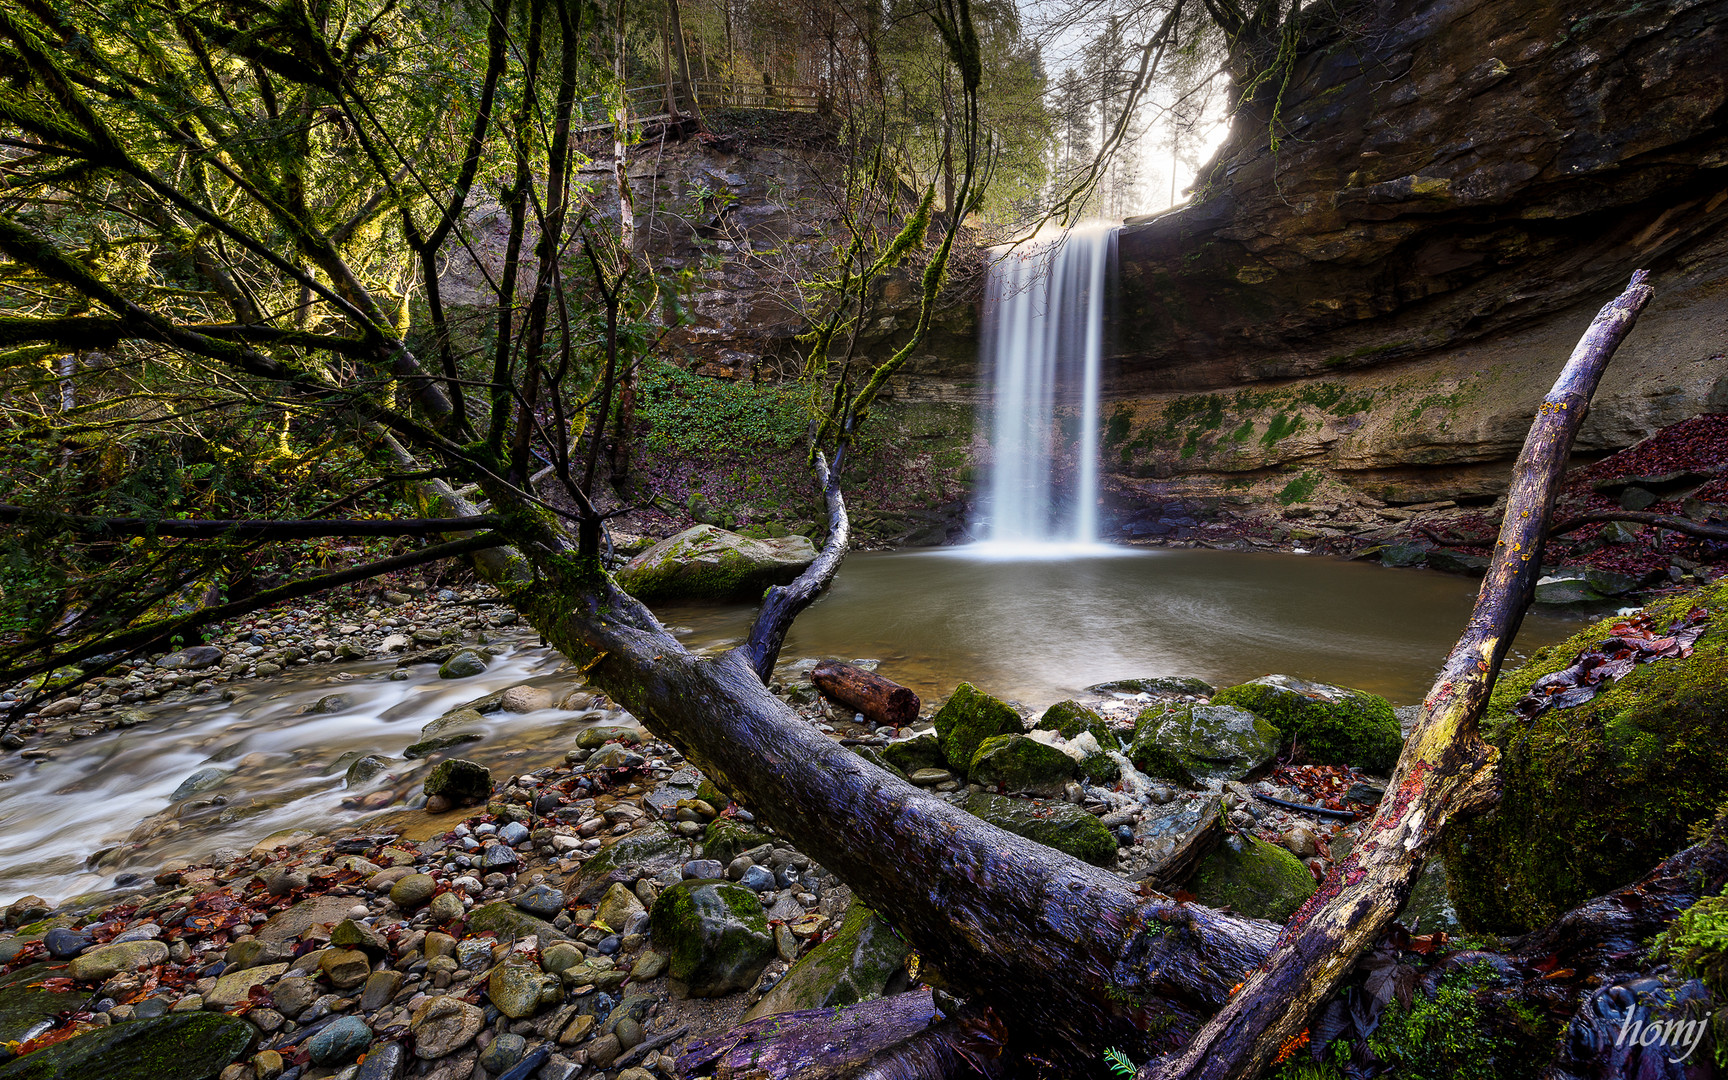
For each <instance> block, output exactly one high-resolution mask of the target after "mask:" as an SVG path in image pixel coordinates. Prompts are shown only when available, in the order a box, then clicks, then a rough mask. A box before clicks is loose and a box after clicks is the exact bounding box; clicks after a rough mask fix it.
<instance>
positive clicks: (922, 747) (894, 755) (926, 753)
mask: <svg viewBox="0 0 1728 1080" xmlns="http://www.w3.org/2000/svg"><path fill="white" fill-rule="evenodd" d="M882 757H883V759H884V760H886V761H887V762H888V764H889V766H890V767H891V768H894V769H898V770H899V771H900V772H902V773H905V774H906V775H907V776H910V775H912V774H913V773H915V772H917V771H918V770H919V769H939V768H941V767H942V766H943V765H944V764H945V762H944V760H943V757H942V747H941V744H939V743H938V742H937V741H936V736H934V735H930V734H924V735H920V736H918V737H917V738H915V739H903V740H901V741H900V742H891V743H889V744H888V745H887V746H884V747H883V748H882Z"/></svg>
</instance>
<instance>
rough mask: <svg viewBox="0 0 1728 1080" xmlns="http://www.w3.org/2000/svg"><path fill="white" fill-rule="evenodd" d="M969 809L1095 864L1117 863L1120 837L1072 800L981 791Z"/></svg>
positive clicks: (968, 803)
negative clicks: (1029, 799) (1033, 798)
mask: <svg viewBox="0 0 1728 1080" xmlns="http://www.w3.org/2000/svg"><path fill="white" fill-rule="evenodd" d="M965 808H966V810H967V811H969V812H970V813H973V814H976V815H977V816H978V817H981V818H983V819H984V820H985V821H988V822H989V823H990V824H992V825H994V826H996V827H997V828H998V829H1002V830H1004V831H1005V832H1011V833H1013V834H1014V835H1015V836H1023V837H1025V838H1026V839H1028V840H1031V841H1032V842H1034V843H1038V844H1043V845H1044V846H1045V847H1052V848H1055V849H1056V850H1057V851H1065V852H1067V853H1068V854H1070V855H1072V856H1074V857H1075V858H1076V859H1081V860H1083V861H1085V862H1089V863H1091V864H1092V865H1093V866H1114V865H1115V864H1116V838H1115V837H1113V836H1111V835H1110V830H1109V829H1107V828H1105V827H1104V823H1103V822H1101V821H1099V820H1098V819H1097V818H1095V817H1093V816H1092V815H1091V814H1088V813H1087V812H1086V811H1084V810H1082V809H1080V808H1079V807H1078V806H1075V805H1073V804H1072V803H1065V802H1051V803H1032V802H1026V801H1024V800H1021V799H1009V798H1004V797H1003V796H1001V795H989V794H984V793H979V794H975V795H973V796H971V797H970V798H968V799H967V800H966V803H965Z"/></svg>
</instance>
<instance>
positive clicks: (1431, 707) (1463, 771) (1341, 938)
mask: <svg viewBox="0 0 1728 1080" xmlns="http://www.w3.org/2000/svg"><path fill="white" fill-rule="evenodd" d="M1647 278H1648V273H1647V272H1646V271H1643V270H1640V271H1638V272H1637V273H1635V274H1634V275H1632V282H1631V284H1630V285H1629V286H1627V289H1626V291H1625V292H1624V293H1622V294H1621V295H1620V296H1618V297H1616V298H1615V299H1614V300H1612V301H1610V302H1609V303H1608V305H1607V306H1605V307H1604V308H1603V309H1602V310H1601V312H1599V313H1598V314H1597V316H1596V319H1595V321H1593V322H1592V323H1591V324H1590V328H1589V329H1588V330H1587V331H1585V333H1584V337H1583V339H1582V340H1580V341H1579V342H1578V346H1577V348H1576V349H1574V350H1573V353H1572V357H1571V359H1570V360H1569V361H1568V362H1567V364H1566V367H1565V368H1564V369H1563V370H1562V371H1561V372H1560V377H1559V379H1558V380H1557V381H1556V382H1555V384H1554V388H1553V389H1552V390H1551V391H1549V393H1548V396H1547V397H1546V398H1545V399H1544V400H1543V402H1542V405H1541V407H1540V408H1539V409H1538V410H1537V413H1536V419H1535V421H1534V422H1533V423H1532V424H1531V426H1530V434H1529V436H1528V437H1527V438H1526V439H1525V442H1524V450H1523V452H1522V453H1521V454H1520V455H1519V458H1518V464H1517V466H1516V467H1515V469H1514V470H1513V480H1512V488H1511V491H1510V492H1509V493H1508V496H1507V503H1506V514H1505V517H1504V518H1503V519H1502V520H1501V526H1500V539H1499V541H1498V543H1497V544H1496V545H1495V550H1494V561H1493V564H1492V565H1491V566H1490V568H1489V570H1488V575H1487V577H1486V578H1485V579H1484V580H1483V583H1482V589H1481V592H1480V593H1479V594H1478V595H1477V598H1476V608H1475V611H1474V612H1472V614H1471V616H1470V623H1469V625H1468V626H1467V627H1466V628H1465V631H1464V634H1463V636H1462V637H1461V638H1459V640H1458V644H1457V645H1456V646H1455V647H1454V648H1453V650H1452V654H1451V656H1450V657H1448V658H1447V660H1446V664H1445V666H1444V667H1443V668H1442V669H1441V673H1440V677H1439V679H1438V680H1437V681H1436V682H1435V684H1434V689H1433V690H1431V691H1429V693H1428V697H1427V699H1426V700H1425V701H1424V702H1423V703H1422V716H1421V719H1420V720H1418V721H1417V723H1416V727H1415V730H1413V731H1412V732H1411V733H1410V737H1409V738H1408V739H1407V740H1406V741H1405V744H1404V752H1403V754H1402V755H1401V756H1400V757H1399V759H1398V766H1397V768H1396V769H1395V770H1394V772H1393V774H1392V780H1391V782H1390V783H1389V784H1388V785H1387V788H1386V791H1387V796H1386V798H1385V799H1384V800H1383V801H1382V802H1381V804H1380V809H1379V811H1378V812H1377V813H1376V814H1375V816H1374V819H1373V821H1372V822H1371V824H1370V827H1369V831H1368V832H1367V833H1366V834H1365V835H1364V836H1363V838H1362V840H1361V842H1359V843H1358V844H1357V846H1356V849H1355V850H1354V851H1353V852H1351V854H1350V857H1349V858H1347V859H1345V860H1344V861H1343V862H1341V863H1339V864H1337V865H1336V866H1334V867H1333V869H1332V872H1331V873H1330V874H1329V875H1328V876H1327V878H1326V881H1325V883H1324V884H1323V885H1321V887H1320V889H1319V891H1317V892H1316V893H1315V894H1314V895H1313V896H1312V897H1310V898H1309V900H1308V901H1307V903H1305V904H1303V905H1302V907H1301V908H1300V909H1299V910H1298V911H1297V912H1296V914H1295V916H1294V917H1292V919H1291V920H1290V923H1289V924H1288V925H1287V926H1286V927H1285V928H1284V931H1283V933H1282V934H1280V935H1279V939H1278V946H1277V949H1276V950H1275V951H1274V953H1273V954H1272V955H1271V956H1270V957H1269V958H1268V959H1267V960H1266V961H1265V963H1264V964H1262V965H1261V966H1260V967H1259V969H1258V970H1256V971H1255V972H1254V974H1253V975H1252V976H1251V977H1250V978H1249V979H1248V981H1247V984H1246V985H1245V986H1244V987H1243V989H1242V991H1241V993H1240V994H1238V995H1237V996H1236V997H1234V998H1233V999H1231V1001H1230V1003H1229V1004H1228V1005H1226V1006H1225V1007H1224V1008H1223V1009H1222V1010H1221V1011H1220V1012H1219V1013H1218V1014H1217V1015H1216V1016H1214V1017H1213V1018H1212V1019H1211V1020H1210V1021H1209V1022H1208V1023H1207V1025H1206V1027H1205V1030H1203V1031H1202V1032H1201V1033H1200V1034H1199V1035H1198V1036H1197V1037H1196V1038H1195V1039H1194V1040H1193V1041H1192V1042H1190V1043H1189V1044H1188V1046H1187V1047H1185V1048H1184V1049H1183V1050H1182V1051H1181V1052H1180V1053H1179V1054H1176V1055H1173V1056H1172V1057H1171V1058H1170V1059H1169V1060H1167V1061H1164V1062H1149V1063H1148V1064H1146V1065H1145V1066H1143V1067H1142V1068H1141V1070H1140V1076H1141V1078H1142V1080H1154V1078H1156V1080H1203V1078H1204V1080H1226V1078H1231V1080H1235V1078H1246V1077H1251V1076H1254V1075H1256V1074H1258V1073H1259V1071H1260V1070H1261V1069H1262V1068H1264V1067H1265V1066H1266V1064H1267V1063H1268V1062H1270V1061H1271V1060H1272V1059H1273V1058H1274V1057H1275V1056H1276V1055H1277V1054H1278V1052H1279V1050H1280V1049H1281V1048H1282V1047H1283V1046H1284V1044H1285V1043H1287V1042H1288V1041H1289V1040H1291V1039H1293V1038H1295V1037H1296V1036H1297V1035H1298V1034H1299V1033H1300V1032H1301V1031H1302V1030H1303V1028H1304V1027H1305V1026H1306V1025H1307V1023H1308V1017H1309V1016H1310V1015H1311V1014H1312V1012H1313V1011H1314V1009H1315V1008H1316V1007H1317V1006H1319V1005H1320V1004H1321V1003H1322V1002H1323V1001H1324V1000H1325V999H1326V998H1327V997H1329V996H1330V995H1331V994H1332V993H1333V992H1334V991H1335V990H1336V989H1337V988H1338V986H1339V984H1340V983H1341V982H1342V981H1343V980H1344V979H1345V978H1346V977H1347V976H1348V975H1349V974H1350V971H1351V968H1352V967H1353V966H1354V964H1355V961H1356V959H1357V957H1358V956H1360V955H1361V953H1362V952H1363V951H1364V950H1365V949H1367V948H1368V947H1369V946H1371V945H1372V944H1373V943H1374V942H1375V940H1377V939H1378V938H1379V936H1380V934H1381V932H1382V931H1383V930H1384V929H1385V928H1386V924H1387V923H1389V922H1391V921H1392V919H1393V917H1394V916H1396V915H1397V914H1398V911H1399V909H1400V908H1402V907H1403V906H1404V901H1405V900H1406V899H1408V898H1409V895H1410V890H1411V888H1412V887H1413V886H1414V884H1415V881H1416V875H1417V874H1418V872H1419V871H1420V870H1421V869H1422V866H1423V864H1424V862H1425V861H1426V860H1427V857H1428V855H1429V853H1430V852H1431V851H1432V850H1433V848H1434V846H1435V844H1436V843H1437V842H1438V841H1439V838H1440V833H1441V830H1442V829H1443V828H1444V827H1445V825H1446V822H1447V821H1448V819H1449V818H1450V817H1451V816H1452V815H1453V814H1457V813H1460V812H1464V811H1468V810H1471V809H1477V808H1481V807H1483V806H1485V805H1488V804H1490V803H1492V802H1493V800H1494V799H1495V798H1497V791H1496V789H1495V786H1494V779H1495V777H1494V761H1495V757H1496V751H1495V750H1494V748H1493V747H1491V746H1489V745H1488V744H1487V743H1485V742H1483V741H1482V738H1481V736H1480V735H1479V734H1478V733H1477V721H1478V719H1479V718H1480V716H1481V714H1482V710H1483V709H1484V708H1485V707H1486V706H1487V703H1488V694H1489V691H1491V690H1492V689H1493V687H1494V677H1495V675H1496V674H1497V673H1498V671H1499V668H1500V661H1501V660H1502V658H1503V657H1504V656H1505V654H1506V649H1507V647H1508V646H1509V645H1510V644H1511V642H1512V637H1513V635H1514V634H1515V633H1517V630H1518V625H1519V623H1520V622H1522V621H1523V618H1524V612H1525V609H1526V608H1528V607H1529V606H1530V600H1531V598H1532V597H1533V596H1534V594H1535V588H1536V579H1537V577H1538V576H1539V575H1540V574H1541V572H1542V546H1543V540H1544V538H1545V536H1546V534H1547V523H1548V518H1549V515H1550V514H1551V513H1552V511H1553V508H1554V497H1555V495H1556V494H1557V493H1558V492H1559V489H1560V483H1561V481H1562V479H1563V478H1564V475H1565V469H1566V461H1567V458H1568V456H1569V455H1570V453H1571V449H1572V440H1573V438H1574V437H1575V436H1576V435H1577V432H1578V428H1579V426H1580V425H1581V424H1582V423H1583V422H1584V413H1585V410H1586V408H1587V407H1588V405H1589V402H1590V396H1591V394H1593V393H1594V392H1595V390H1596V384H1597V382H1598V381H1599V380H1600V379H1601V376H1602V371H1603V369H1604V368H1606V367H1607V364H1608V361H1609V359H1610V358H1611V357H1612V356H1613V355H1614V351H1615V349H1617V348H1618V347H1619V345H1620V342H1621V341H1623V340H1624V339H1625V337H1626V335H1627V333H1629V332H1630V331H1631V329H1632V326H1633V323H1635V322H1636V321H1637V318H1638V313H1639V312H1640V311H1642V310H1643V309H1644V306H1645V305H1646V304H1648V303H1649V302H1650V297H1651V295H1652V290H1651V288H1650V286H1649V285H1648V284H1647V283H1646V281H1647Z"/></svg>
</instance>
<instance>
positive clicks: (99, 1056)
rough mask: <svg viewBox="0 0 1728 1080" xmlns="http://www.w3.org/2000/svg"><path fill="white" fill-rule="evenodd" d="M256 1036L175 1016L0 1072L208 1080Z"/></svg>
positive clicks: (208, 1020)
mask: <svg viewBox="0 0 1728 1080" xmlns="http://www.w3.org/2000/svg"><path fill="white" fill-rule="evenodd" d="M255 1035H256V1032H255V1031H254V1030H253V1028H252V1025H250V1024H248V1023H246V1021H244V1020H240V1019H237V1018H235V1017H231V1016H218V1015H216V1014H214V1013H176V1014H174V1015H171V1016H162V1017H157V1018H154V1019H149V1020H133V1021H130V1022H127V1023H120V1024H114V1025H112V1026H110V1027H100V1028H95V1029H93V1030H91V1031H87V1032H85V1033H84V1034H82V1035H76V1036H74V1037H72V1038H70V1039H67V1040H66V1041H65V1042H61V1043H56V1044H54V1045H53V1046H49V1047H46V1048H44V1049H41V1050H38V1051H36V1052H35V1053H33V1054H31V1055H29V1057H28V1059H27V1067H24V1065H25V1063H20V1065H18V1066H13V1067H11V1068H7V1069H0V1073H3V1074H4V1075H6V1076H8V1077H12V1076H16V1077H19V1078H20V1080H96V1078H98V1077H99V1078H101V1080H209V1078H210V1077H213V1076H216V1075H218V1074H220V1073H221V1072H222V1070H223V1069H225V1068H227V1067H228V1066H229V1065H230V1064H232V1063H233V1062H235V1061H238V1060H240V1058H241V1057H242V1056H243V1055H244V1054H245V1053H246V1051H247V1049H248V1048H249V1047H250V1046H251V1044H252V1040H253V1038H254V1036H255Z"/></svg>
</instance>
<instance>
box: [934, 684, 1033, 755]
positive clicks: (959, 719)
mask: <svg viewBox="0 0 1728 1080" xmlns="http://www.w3.org/2000/svg"><path fill="white" fill-rule="evenodd" d="M935 723H936V739H937V741H938V742H939V743H940V744H941V747H942V756H943V757H944V758H945V759H946V760H947V761H948V762H949V763H950V764H951V765H955V766H964V765H970V764H971V762H972V758H973V756H974V755H975V754H977V753H978V748H979V747H980V746H982V745H983V744H984V740H986V739H988V738H991V737H993V736H996V735H1017V734H1021V733H1023V732H1024V731H1025V730H1026V725H1025V723H1024V722H1023V721H1022V720H1021V719H1020V714H1019V713H1017V712H1015V711H1014V709H1013V708H1012V707H1011V706H1009V705H1008V703H1007V702H1005V701H1000V700H998V699H996V698H993V697H991V696H990V695H989V694H986V693H983V692H982V691H980V690H979V689H978V688H977V687H975V686H973V685H972V684H971V683H965V682H963V683H961V684H960V685H959V686H957V687H955V689H954V693H953V694H951V695H949V697H948V700H947V701H946V702H945V703H943V705H942V708H940V709H938V710H937V712H936V716H935Z"/></svg>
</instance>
